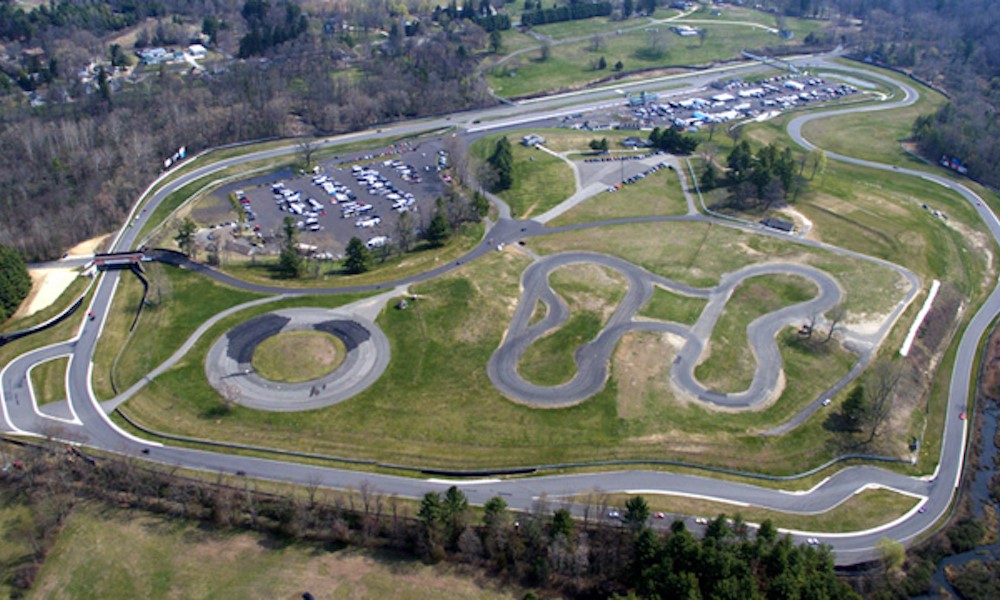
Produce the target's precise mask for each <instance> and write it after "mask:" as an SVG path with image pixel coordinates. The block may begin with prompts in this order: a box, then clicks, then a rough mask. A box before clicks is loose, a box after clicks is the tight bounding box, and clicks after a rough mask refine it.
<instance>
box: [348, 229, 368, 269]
mask: <svg viewBox="0 0 1000 600" xmlns="http://www.w3.org/2000/svg"><path fill="white" fill-rule="evenodd" d="M370 260H371V255H370V253H369V252H368V247H367V246H365V243H364V242H362V241H361V238H359V237H357V236H355V237H352V238H351V239H350V241H349V242H347V248H346V250H344V270H346V271H347V272H348V273H350V274H351V275H357V274H359V273H364V272H365V271H367V270H368V263H369V261H370Z"/></svg>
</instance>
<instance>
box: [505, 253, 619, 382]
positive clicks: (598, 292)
mask: <svg viewBox="0 0 1000 600" xmlns="http://www.w3.org/2000/svg"><path fill="white" fill-rule="evenodd" d="M549 283H550V285H551V286H552V289H553V290H554V291H555V292H556V294H558V295H559V296H560V297H561V298H562V299H563V300H565V301H566V305H567V306H568V307H569V312H570V314H569V318H568V319H567V320H566V322H565V323H563V324H562V326H560V327H558V328H556V329H555V330H553V331H551V332H549V333H547V334H546V335H545V336H544V337H542V338H540V339H538V340H537V341H536V342H535V343H534V344H532V345H531V346H529V347H528V350H527V351H526V352H525V353H524V355H523V356H522V357H521V362H520V366H519V369H518V372H519V373H520V374H521V375H522V376H523V377H524V378H525V379H526V380H527V381H531V382H533V383H536V384H538V385H547V386H552V385H559V384H562V383H566V382H568V381H570V380H571V379H573V377H574V376H575V375H576V362H575V360H574V355H575V353H576V350H577V348H579V347H580V346H582V345H583V344H585V343H587V342H589V341H591V340H593V339H594V338H595V337H597V334H599V333H600V332H601V329H603V328H604V325H605V323H607V322H608V319H609V318H610V317H611V314H612V313H613V312H614V310H615V308H617V306H618V303H619V302H621V300H622V298H623V297H624V296H625V291H626V286H627V283H628V282H627V281H626V280H625V278H624V277H623V276H622V275H621V274H619V273H618V272H617V271H614V270H611V269H607V268H604V267H599V266H597V265H589V264H575V265H568V266H565V267H562V268H559V269H556V270H555V271H553V272H552V273H551V274H550V275H549Z"/></svg>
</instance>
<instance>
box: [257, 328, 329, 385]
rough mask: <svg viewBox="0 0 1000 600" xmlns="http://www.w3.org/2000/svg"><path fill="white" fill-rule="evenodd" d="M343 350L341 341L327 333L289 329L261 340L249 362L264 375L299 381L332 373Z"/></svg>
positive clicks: (287, 380) (276, 379) (275, 378)
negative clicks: (251, 360)
mask: <svg viewBox="0 0 1000 600" xmlns="http://www.w3.org/2000/svg"><path fill="white" fill-rule="evenodd" d="M346 354H347V348H346V347H344V342H343V341H341V340H340V338H338V337H335V336H332V335H330V334H329V333H326V332H323V331H288V332H285V333H279V334H278V335H275V336H272V337H270V338H267V339H266V340H264V341H263V342H261V343H260V345H258V346H257V349H256V350H255V351H254V354H253V362H252V364H253V368H254V371H256V372H257V374H258V375H260V376H261V377H263V378H264V379H268V380H270V381H280V382H283V383H300V382H302V381H309V380H311V379H316V378H317V377H322V376H323V375H326V374H327V373H332V372H333V370H334V369H336V368H337V367H339V366H340V364H341V363H343V362H344V356H345V355H346Z"/></svg>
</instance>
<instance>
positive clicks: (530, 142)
mask: <svg viewBox="0 0 1000 600" xmlns="http://www.w3.org/2000/svg"><path fill="white" fill-rule="evenodd" d="M521 143H522V144H524V145H525V146H527V147H529V148H531V147H532V146H538V145H540V144H544V143H545V138H543V137H542V136H540V135H535V134H534V133H529V134H528V135H526V136H524V137H523V138H521Z"/></svg>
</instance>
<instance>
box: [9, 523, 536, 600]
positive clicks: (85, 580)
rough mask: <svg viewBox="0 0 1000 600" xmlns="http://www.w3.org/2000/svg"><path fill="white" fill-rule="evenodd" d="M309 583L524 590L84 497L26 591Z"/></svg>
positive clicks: (252, 594)
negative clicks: (95, 502)
mask: <svg viewBox="0 0 1000 600" xmlns="http://www.w3.org/2000/svg"><path fill="white" fill-rule="evenodd" d="M2 526H3V521H2V514H0V527H2ZM305 591H311V592H312V593H313V594H314V595H315V596H316V597H317V598H371V599H375V598H386V597H392V598H400V599H403V600H430V599H432V598H441V597H445V596H446V597H448V598H463V599H470V600H472V599H477V600H492V599H499V598H520V597H521V596H522V595H523V594H524V593H525V590H524V589H522V588H519V587H516V586H510V587H507V586H505V585H501V584H498V583H494V582H492V581H491V582H484V581H481V580H479V579H477V578H473V577H472V576H470V575H465V574H462V573H461V572H460V571H459V570H458V569H456V568H452V567H450V566H448V565H440V566H428V565H424V564H423V563H421V562H419V561H416V560H413V559H410V558H407V557H403V556H400V555H396V554H393V553H391V552H379V551H368V550H357V549H345V550H336V549H331V548H329V547H326V546H323V545H320V544H306V543H301V544H288V543H287V542H283V541H281V540H278V539H274V538H271V537H268V536H263V535H258V534H253V533H238V532H220V531H215V530H212V529H208V528H203V527H200V526H198V525H197V524H195V523H191V522H186V521H178V520H174V519H170V518H167V517H161V516H157V515H150V514H148V513H144V512H136V511H126V510H118V509H109V508H103V507H101V506H96V505H90V504H84V505H83V506H81V507H78V508H77V509H75V510H74V511H73V513H72V514H71V515H70V517H69V518H68V519H67V522H66V524H65V527H64V529H63V530H62V532H61V533H60V534H59V536H58V539H57V541H56V544H55V546H54V548H53V549H52V551H51V553H50V555H49V558H48V559H47V560H46V561H45V564H44V565H43V567H42V569H41V572H40V573H39V576H38V579H37V581H36V584H35V586H34V588H33V589H32V590H31V592H30V593H29V594H28V596H27V598H39V599H40V598H46V599H61V598H66V599H69V598H72V599H74V600H83V599H88V598H93V599H95V600H98V599H101V600H105V599H106V600H117V599H122V600H124V599H125V598H136V597H142V598H150V599H155V598H163V599H169V598H219V599H225V598H233V599H243V598H298V597H301V595H302V593H303V592H305Z"/></svg>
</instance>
